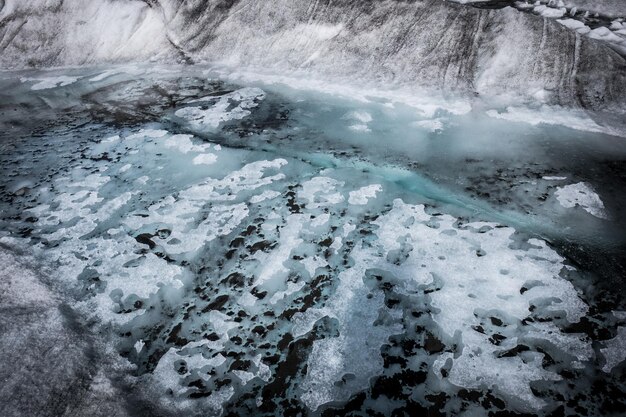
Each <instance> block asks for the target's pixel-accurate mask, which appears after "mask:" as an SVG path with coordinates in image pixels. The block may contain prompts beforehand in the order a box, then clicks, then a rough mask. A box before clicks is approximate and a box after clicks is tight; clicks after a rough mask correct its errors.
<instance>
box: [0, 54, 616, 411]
mask: <svg viewBox="0 0 626 417" xmlns="http://www.w3.org/2000/svg"><path fill="white" fill-rule="evenodd" d="M340 93H341V94H340ZM550 111H552V110H551V109H548V108H543V109H541V110H540V111H534V112H531V111H530V110H525V109H523V108H512V107H509V108H501V109H498V108H493V109H492V108H486V107H484V106H483V105H482V104H481V103H480V102H473V103H459V102H456V101H454V100H452V99H449V98H448V99H446V100H441V101H432V102H429V101H428V100H427V99H425V98H424V99H422V100H421V101H419V102H417V103H416V102H412V103H404V104H402V102H400V101H399V100H394V99H393V97H392V98H384V97H367V96H357V95H356V94H355V96H352V97H351V96H350V92H348V91H342V92H341V91H337V90H336V87H335V86H325V87H324V86H323V88H317V89H310V88H308V89H307V88H303V87H301V86H300V87H298V88H296V87H294V86H289V85H286V84H284V83H276V82H269V81H268V80H263V79H262V77H259V79H257V80H253V79H251V77H250V76H246V77H241V76H240V77H238V78H237V77H235V76H233V75H232V74H230V75H229V74H220V73H218V72H215V71H213V70H209V69H208V68H203V67H200V66H197V67H194V66H190V67H184V68H180V67H173V66H172V67H168V66H126V67H109V68H91V69H89V68H82V69H65V70H51V71H44V72H41V71H40V72H35V71H29V72H24V71H23V72H2V73H0V149H1V152H0V173H1V175H0V196H1V199H0V224H1V226H2V227H1V228H0V244H1V245H2V246H1V247H0V248H1V249H0V256H1V258H2V262H3V263H4V264H5V272H3V273H4V274H6V275H10V279H14V280H19V282H20V285H21V287H19V288H22V289H23V291H20V292H19V293H17V292H15V290H11V291H13V292H11V291H9V290H7V289H6V288H4V287H0V297H1V298H0V301H1V302H2V304H3V306H2V307H3V311H5V312H6V314H5V315H4V318H3V319H2V320H1V321H0V323H1V324H2V326H0V331H2V333H3V334H4V336H3V338H2V339H3V340H2V341H0V346H1V347H2V351H3V356H4V358H2V360H1V361H0V376H2V377H3V378H4V377H6V376H7V375H11V378H12V379H14V380H16V381H17V382H15V383H14V385H15V386H18V385H19V384H20V381H22V383H23V384H25V383H24V381H27V380H28V384H25V385H24V386H28V387H32V389H34V390H37V392H39V398H38V399H37V400H36V401H35V404H34V405H32V407H37V401H40V402H41V403H42V404H46V407H47V409H48V410H51V411H49V412H50V413H52V414H50V415H81V414H80V413H86V410H88V408H86V406H85V405H84V404H81V400H80V399H78V397H79V396H84V393H85V392H87V393H89V395H90V396H89V397H88V398H89V399H90V400H89V401H92V402H94V403H96V404H100V407H101V409H102V410H109V411H107V412H109V413H110V414H109V415H113V414H114V415H163V416H167V415H181V414H184V415H203V416H210V415H216V416H217V415H232V416H245V415H250V416H259V415H268V416H270V415H271V416H274V415H294V416H295V415H311V416H314V415H328V416H335V415H394V416H396V415H397V416H400V415H451V416H452V415H454V416H456V415H472V416H474V415H476V416H479V415H555V416H556V415H603V416H609V415H620V413H623V412H624V410H625V408H624V407H625V406H626V404H625V402H624V393H625V392H626V387H625V386H624V383H623V381H624V378H623V377H624V369H625V368H624V363H623V361H624V359H625V357H624V356H625V352H626V349H625V344H626V311H625V310H626V306H624V301H623V299H622V297H621V293H622V292H623V291H624V282H623V278H624V267H625V266H626V256H625V255H626V252H625V242H624V236H626V234H625V233H624V231H625V226H626V222H625V221H624V213H623V207H625V206H626V192H625V191H624V190H625V189H626V168H625V167H626V165H624V160H625V159H626V141H625V139H624V138H621V137H619V136H614V135H611V133H612V132H609V131H605V129H604V128H602V127H601V126H599V125H597V124H595V123H594V122H592V121H591V120H588V119H583V118H581V115H579V114H573V113H571V112H562V113H558V112H557V113H549V112H550ZM539 122H541V123H539ZM16 306H17V307H19V308H17V307H16ZM8 307H11V308H12V309H13V310H11V311H19V314H18V313H12V312H11V311H9V308H8ZM24 317H27V318H24ZM24 328H27V329H30V330H29V332H30V334H31V335H36V336H33V337H31V338H27V339H20V336H19V335H20V334H23V333H24ZM50 340H53V341H54V344H55V347H54V349H52V348H51V347H50V344H51V343H53V342H50ZM35 343H36V345H35ZM59 344H61V345H62V346H65V348H64V349H59V348H58V346H59ZM50 349H52V350H50ZM50 352H53V353H50ZM51 355H53V356H51ZM50 358H52V359H50ZM49 359H50V360H49ZM81 361H84V362H85V364H86V363H89V365H85V366H83V365H82V362H81ZM24 362H28V363H27V364H24ZM16 364H17V365H16ZM51 386H53V388H50V389H48V388H46V387H51ZM5 389H6V390H5ZM5 389H2V388H0V398H2V405H1V406H0V407H2V408H1V409H2V411H4V413H5V415H12V414H11V413H15V412H16V411H15V410H18V409H23V408H20V407H23V406H22V405H20V403H19V402H20V401H23V399H24V398H26V396H27V393H24V394H23V396H20V395H13V396H11V397H10V396H8V394H7V393H9V392H12V391H10V390H9V389H8V388H5ZM59 392H65V393H64V394H63V395H64V396H63V399H64V401H66V403H67V404H70V406H67V405H66V404H58V403H51V402H50V399H51V398H52V397H54V396H57V397H58V396H59ZM73 395H74V396H75V397H76V398H75V397H73ZM47 396H48V397H47ZM93 398H96V400H93ZM113 404H115V405H113ZM55 407H56V408H55ZM107 407H109V408H107ZM77 410H78V411H77ZM111 410H114V411H111ZM39 411H41V410H39ZM90 412H92V413H98V412H101V413H105V411H97V410H90ZM63 413H65V414H63ZM72 413H73V414H72ZM95 415H99V414H95ZM103 415H104V414H103Z"/></svg>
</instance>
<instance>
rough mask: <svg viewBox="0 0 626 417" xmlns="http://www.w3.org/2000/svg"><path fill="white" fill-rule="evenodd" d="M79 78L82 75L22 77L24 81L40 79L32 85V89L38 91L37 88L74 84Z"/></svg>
mask: <svg viewBox="0 0 626 417" xmlns="http://www.w3.org/2000/svg"><path fill="white" fill-rule="evenodd" d="M79 79H80V77H70V76H67V75H61V76H58V77H43V78H22V79H21V81H22V82H23V83H25V82H31V81H38V82H37V83H35V84H33V86H31V87H30V89H31V90H34V91H36V90H48V89H50V88H56V87H65V86H67V85H70V84H74V83H75V82H76V81H78V80H79Z"/></svg>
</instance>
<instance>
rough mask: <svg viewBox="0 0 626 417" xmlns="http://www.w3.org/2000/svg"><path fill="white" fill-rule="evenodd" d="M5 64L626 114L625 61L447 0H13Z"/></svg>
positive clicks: (575, 38) (557, 28) (3, 38)
mask: <svg viewBox="0 0 626 417" xmlns="http://www.w3.org/2000/svg"><path fill="white" fill-rule="evenodd" d="M0 51H1V54H0V66H1V67H4V68H6V67H24V66H54V65H77V64H91V63H100V62H111V61H113V62H119V61H130V60H134V61H143V60H147V59H158V60H162V61H169V60H186V61H188V62H189V61H209V62H213V63H221V64H226V65H228V66H229V67H236V68H246V69H251V68H252V69H255V70H262V71H267V72H272V73H281V74H283V73H290V74H294V75H300V76H304V77H307V78H317V79H321V80H333V81H337V80H339V81H341V82H345V83H351V84H357V85H360V86H362V85H376V86H380V85H384V86H386V87H389V86H393V87H394V88H397V87H401V88H412V89H415V88H416V87H422V88H423V87H428V88H429V89H434V90H443V91H454V92H463V93H465V94H478V95H507V96H508V95H514V96H523V97H540V98H541V99H542V100H545V101H547V102H548V103H552V104H562V105H568V106H579V105H582V106H583V107H585V108H593V109H610V110H615V109H617V110H620V111H623V110H624V100H625V99H624V97H626V94H624V93H625V90H626V63H625V60H624V58H623V57H622V56H620V55H619V54H617V53H615V52H614V51H612V50H610V49H609V48H607V47H606V46H605V45H604V44H603V43H601V42H598V41H596V40H592V39H586V38H583V37H581V36H580V34H578V33H576V32H575V31H572V30H570V29H568V28H566V27H563V26H561V25H559V24H558V23H556V22H554V21H552V20H549V19H545V18H543V17H540V16H533V15H528V14H524V13H520V12H519V11H517V10H514V9H512V8H504V9H500V10H489V9H476V8H473V7H469V6H466V5H460V4H454V3H449V2H444V1H441V0H421V1H398V0H381V1H377V2H363V1H355V0H341V1H333V2H329V1H319V0H316V1H305V0H297V1H293V0H275V1H271V2H268V1H262V0H208V1H197V0H145V2H140V1H133V0H119V1H112V0H108V1H103V2H95V1H91V2H87V4H85V2H80V1H78V0H69V1H65V2H62V1H58V0H57V1H43V0H37V1H36V0H30V1H28V2H17V1H16V0H10V1H7V2H6V4H5V5H4V7H3V8H2V10H1V12H0Z"/></svg>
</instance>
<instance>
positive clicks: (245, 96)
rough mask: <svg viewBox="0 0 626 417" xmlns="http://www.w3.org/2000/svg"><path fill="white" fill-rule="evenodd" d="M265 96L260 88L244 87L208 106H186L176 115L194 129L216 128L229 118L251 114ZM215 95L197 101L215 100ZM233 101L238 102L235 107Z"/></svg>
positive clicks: (233, 118) (240, 117)
mask: <svg viewBox="0 0 626 417" xmlns="http://www.w3.org/2000/svg"><path fill="white" fill-rule="evenodd" d="M264 98H265V92H264V91H263V90H261V89H259V88H242V89H240V90H237V91H234V92H232V93H228V94H225V95H223V96H221V97H219V98H218V99H217V101H216V102H215V103H214V104H212V105H211V106H210V107H208V108H206V109H205V108H204V107H193V106H192V107H184V108H182V109H180V110H177V111H176V113H175V114H176V116H178V117H180V118H183V119H185V120H187V122H188V123H189V124H190V125H191V127H192V128H194V129H199V130H202V129H205V128H206V129H215V128H217V127H218V126H219V125H220V123H222V122H226V121H229V120H240V119H243V118H245V117H247V116H249V115H250V114H251V109H253V108H255V107H257V106H258V102H259V101H261V100H263V99H264ZM214 100H215V97H207V98H205V99H200V100H194V101H193V102H197V101H207V102H210V101H214ZM233 103H236V105H234V107H233Z"/></svg>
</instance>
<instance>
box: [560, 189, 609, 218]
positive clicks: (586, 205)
mask: <svg viewBox="0 0 626 417" xmlns="http://www.w3.org/2000/svg"><path fill="white" fill-rule="evenodd" d="M554 195H555V196H556V198H557V200H558V201H559V203H561V205H562V206H563V207H566V208H573V207H576V206H580V207H581V208H582V209H584V210H585V211H586V212H588V213H589V214H591V215H592V216H596V217H599V218H601V219H607V214H606V210H605V208H604V203H603V202H602V200H601V199H600V197H599V196H598V194H596V192H595V191H594V189H593V187H592V186H591V184H588V183H586V182H579V183H576V184H570V185H565V186H563V187H557V190H556V192H555V193H554Z"/></svg>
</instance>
